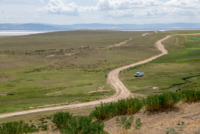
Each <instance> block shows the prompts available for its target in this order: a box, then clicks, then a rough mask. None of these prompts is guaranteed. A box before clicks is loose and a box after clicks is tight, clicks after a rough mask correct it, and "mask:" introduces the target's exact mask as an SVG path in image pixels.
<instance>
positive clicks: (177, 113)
mask: <svg viewBox="0 0 200 134" xmlns="http://www.w3.org/2000/svg"><path fill="white" fill-rule="evenodd" d="M127 117H128V116H127ZM133 117H134V119H135V120H136V119H138V118H140V119H141V122H142V127H141V129H139V130H135V131H134V128H132V129H131V130H130V131H129V133H128V134H167V131H170V130H171V131H172V129H174V133H172V132H171V133H169V134H200V103H194V104H188V103H183V104H182V103H180V104H177V106H176V107H175V108H174V109H170V110H168V111H161V112H153V113H148V112H145V111H144V110H143V111H140V112H139V113H136V114H134V115H133ZM116 118H120V117H115V118H113V119H111V120H109V121H106V122H105V130H106V131H107V132H109V133H110V134H118V131H119V130H118V128H117V127H116V124H115V123H116Z"/></svg>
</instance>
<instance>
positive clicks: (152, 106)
mask: <svg viewBox="0 0 200 134" xmlns="http://www.w3.org/2000/svg"><path fill="white" fill-rule="evenodd" d="M181 98H182V95H181V94H180V93H173V92H168V93H164V94H162V95H151V96H148V97H147V98H146V99H144V102H145V105H146V110H147V111H158V110H162V109H168V108H173V107H174V105H175V104H176V103H178V102H179V101H180V100H181Z"/></svg>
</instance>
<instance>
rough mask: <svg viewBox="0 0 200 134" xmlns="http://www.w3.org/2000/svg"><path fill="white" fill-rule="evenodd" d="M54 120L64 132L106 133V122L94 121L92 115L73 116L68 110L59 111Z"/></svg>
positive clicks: (68, 133)
mask: <svg viewBox="0 0 200 134" xmlns="http://www.w3.org/2000/svg"><path fill="white" fill-rule="evenodd" d="M52 122H53V123H54V124H55V125H56V126H57V128H59V129H60V132H61V133H62V134H105V133H106V132H105V131H104V123H102V122H101V121H99V122H93V120H92V116H78V117H76V116H73V115H71V114H70V113H68V112H57V113H55V114H54V116H53V120H52Z"/></svg>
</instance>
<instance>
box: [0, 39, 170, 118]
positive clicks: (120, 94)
mask: <svg viewBox="0 0 200 134" xmlns="http://www.w3.org/2000/svg"><path fill="white" fill-rule="evenodd" d="M169 37H170V36H167V37H165V38H163V39H161V40H159V41H157V42H156V47H157V48H158V49H159V50H160V51H161V52H162V53H161V54H159V55H156V56H153V57H151V58H148V59H145V60H142V61H140V62H137V63H133V64H131V65H127V66H124V67H120V68H117V69H115V70H113V71H111V72H110V73H109V75H108V79H107V83H108V84H110V85H111V87H112V88H113V89H114V90H116V93H115V94H114V95H113V96H111V97H108V98H105V99H102V100H97V101H92V102H87V103H81V104H72V105H65V106H57V107H49V108H42V109H34V110H28V111H21V112H14V113H8V114H2V115H0V118H6V117H11V116H17V115H24V114H30V113H37V112H44V111H53V110H60V109H72V108H80V107H87V106H97V105H99V104H100V103H101V102H104V103H109V102H115V101H117V100H119V99H125V98H128V97H130V96H131V95H132V94H131V93H130V91H129V90H128V89H127V88H126V87H125V86H124V84H123V83H122V82H121V81H120V80H119V73H120V71H122V70H124V69H128V68H130V67H134V66H136V65H140V64H144V63H147V62H149V61H152V60H154V59H156V58H158V57H160V56H163V55H165V54H168V52H167V50H166V49H165V48H164V46H163V45H162V43H161V42H162V41H164V40H166V39H168V38H169ZM134 95H136V94H134Z"/></svg>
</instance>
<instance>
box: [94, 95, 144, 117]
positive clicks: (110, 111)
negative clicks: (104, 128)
mask: <svg viewBox="0 0 200 134" xmlns="http://www.w3.org/2000/svg"><path fill="white" fill-rule="evenodd" d="M142 107H143V103H142V101H141V100H139V99H138V98H130V99H126V100H125V99H123V100H119V101H118V102H116V103H101V106H99V107H96V108H95V110H93V111H92V113H91V115H92V116H94V117H95V118H96V119H98V120H105V119H109V118H112V117H114V116H116V115H124V114H134V113H136V112H137V111H139V110H140V109H141V108H142Z"/></svg>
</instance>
